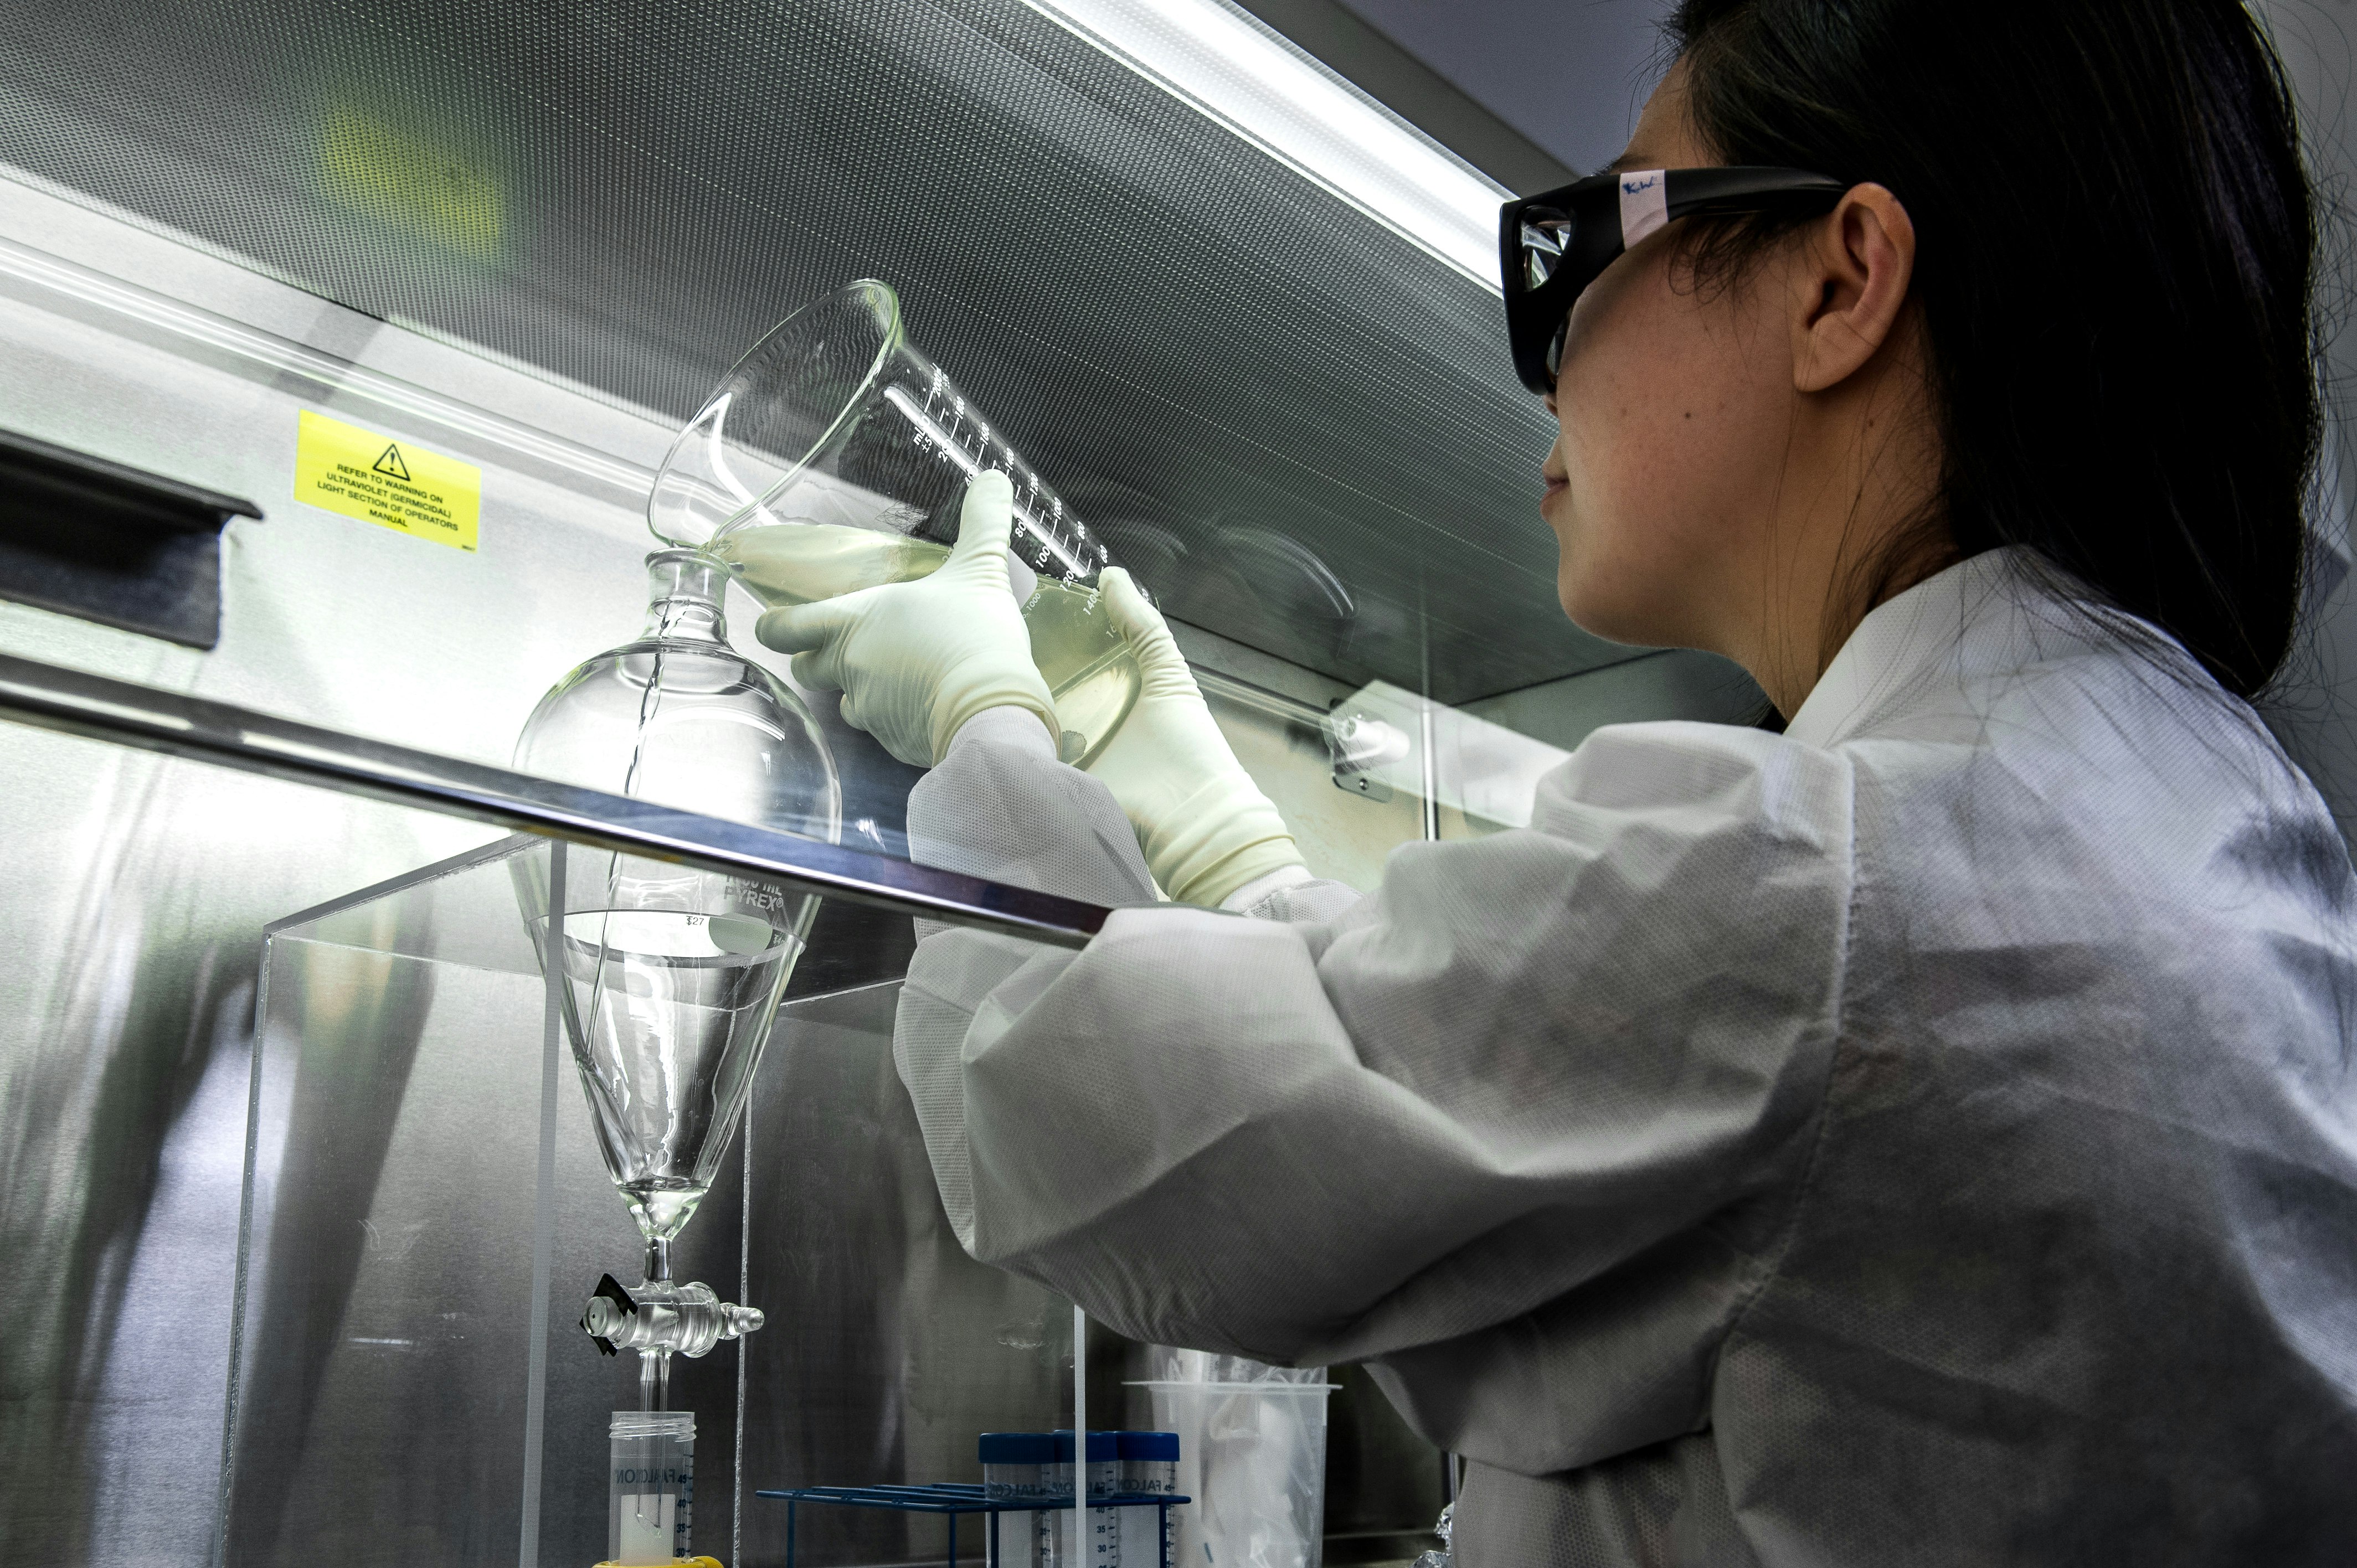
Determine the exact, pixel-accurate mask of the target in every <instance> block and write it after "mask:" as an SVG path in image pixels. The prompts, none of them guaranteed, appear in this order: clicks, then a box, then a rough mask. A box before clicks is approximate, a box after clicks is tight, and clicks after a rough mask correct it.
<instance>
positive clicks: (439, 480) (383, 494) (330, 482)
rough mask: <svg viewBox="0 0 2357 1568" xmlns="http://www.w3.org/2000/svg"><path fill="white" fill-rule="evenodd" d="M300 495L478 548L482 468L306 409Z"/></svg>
mask: <svg viewBox="0 0 2357 1568" xmlns="http://www.w3.org/2000/svg"><path fill="white" fill-rule="evenodd" d="M295 499H296V500H298V501H308V502H309V503H310V504H311V505H313V506H317V507H325V508H327V509H328V510H329V511H335V512H341V513H343V515H344V516H346V517H356V518H358V519H360V520H361V521H362V522H373V523H377V524H379V525H381V526H382V527H385V528H397V529H399V530H400V531H401V532H404V533H414V534H415V535H416V536H417V537H418V538H420V539H431V540H433V541H435V542H436V543H439V544H448V545H454V546H456V547H457V548H458V549H460V550H472V549H473V548H474V547H475V528H476V521H477V518H478V515H479V513H480V511H481V510H482V502H483V471H482V470H481V469H480V468H478V467H475V466H474V465H473V464H472V463H461V462H459V461H458V460H457V458H456V457H445V456H442V454H440V453H439V452H428V451H426V450H425V448H424V447H422V446H411V445H410V444H409V443H408V442H406V441H396V440H394V439H393V437H392V436H390V435H378V434H377V433H376V432H374V431H372V430H362V429H361V427H360V426H359V425H357V424H345V423H343V421H341V420H339V419H329V418H328V416H327V415H326V414H324V413H312V412H311V411H310V410H309V409H305V410H304V411H303V424H302V429H301V431H300V432H299V433H298V434H297V435H296V441H295Z"/></svg>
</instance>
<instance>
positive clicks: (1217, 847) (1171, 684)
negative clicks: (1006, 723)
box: [1089, 566, 1302, 908]
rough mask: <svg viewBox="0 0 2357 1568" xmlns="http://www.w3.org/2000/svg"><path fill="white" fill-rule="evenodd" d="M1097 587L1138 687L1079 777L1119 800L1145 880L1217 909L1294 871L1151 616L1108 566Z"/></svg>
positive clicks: (1131, 586)
mask: <svg viewBox="0 0 2357 1568" xmlns="http://www.w3.org/2000/svg"><path fill="white" fill-rule="evenodd" d="M1098 584H1099V587H1100V589H1101V591H1102V592H1103V595H1104V604H1105V607H1106V609H1107V610H1108V611H1110V612H1111V614H1112V617H1113V624H1114V626H1115V627H1117V628H1120V631H1121V634H1122V636H1123V638H1124V639H1126V640H1127V641H1128V643H1129V648H1130V651H1131V653H1133V654H1134V655H1135V657H1136V659H1137V667H1138V670H1139V671H1140V673H1141V674H1143V676H1144V677H1145V681H1144V683H1143V685H1142V686H1141V687H1140V688H1139V690H1138V693H1137V705H1136V706H1135V707H1134V708H1132V709H1130V711H1129V716H1128V717H1127V718H1125V719H1124V720H1122V723H1121V728H1119V729H1118V730H1115V731H1114V737H1113V739H1112V741H1111V742H1109V743H1108V744H1107V745H1106V746H1105V748H1104V750H1103V752H1101V753H1100V754H1098V757H1097V759H1096V760H1095V761H1094V762H1092V763H1091V764H1089V771H1090V772H1091V773H1093V774H1095V775H1096V776H1097V778H1099V779H1102V780H1103V781H1104V785H1105V787H1106V788H1107V789H1111V790H1112V791H1113V798H1114V800H1118V801H1120V802H1121V809H1122V811H1123V812H1124V813H1125V815H1127V817H1128V818H1129V825H1130V826H1131V827H1132V828H1134V829H1135V830H1136V832H1137V845H1138V848H1139V849H1141V850H1143V851H1144V852H1145V854H1146V868H1147V869H1148V870H1150V871H1152V872H1153V873H1154V880H1155V881H1157V882H1158V883H1160V884H1161V885H1162V890H1163V891H1164V892H1165V893H1168V894H1169V895H1170V897H1172V898H1174V899H1176V900H1178V901H1179V902H1180V903H1182V904H1198V905H1201V906H1202V907H1204V908H1218V907H1219V905H1220V903H1221V901H1222V900H1223V899H1225V898H1226V897H1227V896H1228V895H1229V894H1231V893H1233V892H1234V891H1235V890H1236V889H1237V888H1239V887H1242V886H1243V885H1244V884H1246V883H1247V882H1252V881H1255V880H1257V879H1258V878H1260V877H1263V876H1266V875H1268V874H1269V873H1271V872H1273V871H1279V870H1282V869H1284V868H1285V867H1286V866H1289V865H1301V864H1302V860H1301V851H1300V850H1299V848H1297V846H1296V845H1295V843H1294V842H1293V835H1292V834H1291V833H1289V832H1286V827H1285V819H1284V818H1283V817H1280V816H1278V815H1277V814H1276V808H1275V806H1273V805H1271V804H1269V800H1268V797H1267V796H1265V795H1264V794H1262V793H1261V792H1260V787H1259V786H1258V785H1256V784H1254V782H1253V781H1252V776H1251V775H1250V774H1248V773H1246V772H1245V771H1244V770H1243V765H1242V764H1240V763H1238V762H1237V761H1236V754H1235V753H1234V752H1233V751H1231V750H1230V749H1229V748H1228V740H1227V736H1223V735H1222V734H1221V733H1220V726H1219V725H1218V724H1217V723H1216V722H1215V721H1214V720H1213V719H1212V717H1211V709H1210V708H1208V707H1206V706H1205V705H1204V703H1203V693H1202V692H1201V691H1200V689H1199V688H1198V687H1197V686H1196V684H1195V675H1194V671H1190V670H1189V669H1188V668H1187V660H1186V659H1185V657H1184V656H1182V655H1181V654H1180V653H1179V645H1178V644H1177V643H1176V642H1174V641H1172V640H1171V638H1170V628H1169V627H1168V625H1166V624H1164V622H1163V619H1162V616H1161V614H1160V612H1158V611H1157V610H1156V609H1155V607H1153V606H1152V605H1150V604H1148V603H1147V602H1146V596H1145V595H1144V594H1141V593H1139V592H1138V591H1137V585H1136V584H1135V583H1133V582H1131V581H1130V580H1129V574H1128V573H1126V572H1125V571H1123V570H1122V569H1121V568H1119V567H1118V566H1115V567H1110V568H1108V569H1107V570H1106V572H1105V574H1104V575H1103V577H1102V578H1100V579H1098Z"/></svg>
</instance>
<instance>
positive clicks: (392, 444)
mask: <svg viewBox="0 0 2357 1568" xmlns="http://www.w3.org/2000/svg"><path fill="white" fill-rule="evenodd" d="M372 467H375V469H376V471H377V472H378V473H380V474H391V475H392V476H393V478H396V479H406V478H409V465H408V464H406V463H404V462H403V461H402V460H401V443H399V442H397V441H388V442H386V443H385V444H384V456H382V457H379V458H378V459H377V460H376V462H375V463H374V464H373V465H372Z"/></svg>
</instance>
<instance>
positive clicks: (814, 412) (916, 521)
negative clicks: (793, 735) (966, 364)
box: [647, 279, 1138, 763]
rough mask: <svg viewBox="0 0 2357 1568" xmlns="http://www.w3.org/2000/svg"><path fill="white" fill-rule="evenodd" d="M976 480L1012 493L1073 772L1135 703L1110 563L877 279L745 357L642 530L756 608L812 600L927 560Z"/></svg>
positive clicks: (1036, 642) (808, 309) (1036, 653)
mask: <svg viewBox="0 0 2357 1568" xmlns="http://www.w3.org/2000/svg"><path fill="white" fill-rule="evenodd" d="M985 468H995V469H997V470H998V471H1000V472H1002V473H1004V474H1006V476H1007V478H1009V479H1011V480H1012V481H1013V482H1014V486H1015V532H1014V538H1013V544H1012V552H1011V553H1012V554H1013V555H1014V557H1015V560H1016V563H1017V564H1019V565H1020V566H1021V567H1023V568H1024V570H1023V571H1022V572H1021V573H1018V574H1017V581H1016V585H1015V586H1016V593H1017V598H1018V599H1020V600H1021V601H1022V604H1023V618H1024V620H1025V622H1026V624H1027V625H1028V627H1029V628H1030V632H1031V657H1032V660H1034V662H1036V663H1037V664H1038V665H1039V671H1040V673H1041V674H1042V675H1044V676H1045V677H1046V678H1047V682H1048V688H1049V691H1050V692H1051V693H1053V694H1054V696H1055V700H1056V715H1057V722H1058V724H1059V725H1060V727H1061V728H1062V730H1063V732H1064V736H1063V745H1062V753H1063V757H1064V759H1065V760H1066V761H1068V762H1074V763H1083V762H1086V761H1088V760H1089V759H1091V758H1092V757H1095V755H1096V754H1097V752H1098V751H1099V750H1100V749H1102V748H1103V745H1104V743H1105V741H1106V740H1107V739H1108V738H1110V737H1111V736H1112V735H1113V732H1114V729H1115V728H1117V727H1118V726H1119V725H1120V724H1121V721H1122V720H1123V718H1125V716H1127V714H1128V713H1129V709H1130V705H1131V704H1132V703H1134V702H1135V701H1136V699H1137V687H1138V671H1137V661H1136V660H1135V659H1133V658H1132V657H1130V654H1129V651H1128V649H1127V646H1126V645H1125V643H1124V642H1123V641H1122V639H1121V635H1120V633H1119V632H1117V631H1116V630H1114V627H1113V624H1112V618H1111V617H1110V615H1109V614H1108V613H1107V612H1106V610H1105V608H1104V606H1103V602H1102V600H1101V599H1100V597H1099V596H1098V594H1097V575H1098V574H1099V573H1101V572H1102V571H1103V569H1104V568H1105V567H1106V566H1108V565H1111V564H1113V563H1112V557H1111V556H1110V555H1109V554H1108V553H1107V552H1106V550H1105V547H1104V545H1103V542H1101V541H1099V540H1098V539H1097V537H1096V536H1095V535H1094V534H1093V533H1092V532H1090V531H1089V529H1088V528H1087V526H1086V525H1085V524H1083V523H1082V521H1081V520H1080V519H1079V518H1077V517H1075V516H1073V515H1072V513H1071V510H1070V509H1068V508H1067V507H1066V506H1065V505H1064V503H1063V501H1062V500H1061V499H1060V498H1059V497H1058V496H1057V495H1056V493H1055V492H1054V491H1053V490H1051V489H1049V488H1048V486H1047V485H1046V483H1045V482H1043V481H1042V480H1041V479H1040V478H1039V475H1038V474H1037V473H1035V472H1033V471H1032V468H1031V467H1030V465H1029V464H1028V463H1026V462H1025V461H1024V460H1023V459H1022V457H1021V456H1019V455H1018V454H1017V452H1016V451H1015V450H1014V448H1013V447H1011V446H1008V445H1007V444H1006V441H1005V440H1004V439H1003V438H1002V437H1000V436H999V435H998V434H997V433H996V431H994V430H992V429H991V427H990V425H989V424H988V423H987V422H986V421H985V420H984V419H983V418H982V416H981V414H980V413H978V412H977V411H976V410H975V409H974V407H973V406H972V405H971V404H969V403H967V402H966V400H965V398H964V397H963V395H962V394H961V393H960V392H958V390H957V388H956V387H955V386H954V385H952V383H951V381H950V379H949V378H948V377H947V376H946V375H944V374H943V373H942V371H941V368H940V367H939V366H937V365H935V364H934V363H933V362H932V361H931V360H928V359H927V358H926V357H925V356H924V355H923V354H922V353H921V352H920V351H919V350H918V349H917V348H916V347H915V345H913V344H911V343H910V342H909V335H908V331H907V329H906V328H905V327H904V326H903V324H902V322H901V319H900V301H899V295H895V294H894V293H893V292H892V290H891V288H890V287H889V286H888V285H885V284H881V283H877V282H875V281H874V280H872V279H866V280H862V281H861V282H858V283H855V284H851V285H848V286H846V287H844V288H840V289H837V290H836V291H835V292H834V293H833V294H830V295H825V296H824V297H823V298H821V299H818V300H815V301H813V302H812V303H811V304H809V305H807V306H803V307H802V309H800V310H798V311H796V312H794V314H793V315H791V316H790V317H786V319H785V320H783V321H781V322H780V323H779V324H778V325H777V326H776V327H774V328H770V332H769V333H768V335H767V336H765V337H764V338H762V339H761V340H760V341H759V342H758V343H756V344H755V345H754V346H753V347H752V348H751V349H749V350H748V351H747V353H746V355H745V357H744V358H743V359H741V360H737V363H736V365H735V366H734V367H733V368H732V369H731V370H730V371H729V372H728V373H727V375H726V376H725V377H723V378H722V379H721V382H720V384H719V386H718V387H716V389H714V391H713V392H712V395H711V396H710V397H708V398H706V399H705V403H704V406H703V407H702V408H700V409H698V410H697V411H696V413H695V416H694V418H693V419H691V420H689V421H688V422H687V424H686V427H685V428H684V429H683V430H682V431H681V432H680V434H679V436H678V439H676V440H675V441H673V443H672V448H671V452H670V454H669V455H668V456H665V457H664V459H663V466H662V472H661V473H660V474H659V475H658V476H657V477H656V479H655V486H654V490H653V493H652V494H651V496H650V497H649V498H648V501H647V521H648V522H649V524H650V526H651V527H652V528H653V530H654V532H655V534H656V536H657V537H659V538H661V539H662V540H663V541H664V542H667V543H670V544H673V545H678V546H684V547H688V548H693V549H700V550H706V551H709V552H712V553H715V554H717V555H718V556H719V557H720V558H721V559H723V560H724V561H726V562H727V563H728V564H729V566H730V568H731V569H732V570H733V571H734V572H735V573H736V575H737V578H738V580H739V581H741V582H742V583H743V584H744V585H745V586H746V587H747V588H748V589H749V590H750V591H751V592H752V594H753V596H754V597H756V598H758V599H759V600H760V601H761V603H762V604H763V605H765V606H768V607H771V608H775V607H778V606H780V605H791V604H808V603H810V602H812V601H813V600H817V599H825V598H832V597H834V596H836V595H838V594H845V593H849V592H851V591H852V590H854V589H856V588H864V587H869V586H872V585H876V584H879V583H894V582H902V581H906V580H907V579H909V578H911V577H921V576H923V575H926V574H927V573H929V572H931V571H932V570H933V569H934V568H935V567H937V566H939V565H940V564H942V561H944V560H945V559H947V558H948V555H949V546H950V545H951V544H952V542H955V541H956V538H957V528H958V510H959V507H960V505H961V503H962V502H963V499H964V496H965V487H966V481H967V480H969V479H971V478H973V477H974V475H975V474H978V473H980V472H982V471H983V470H984V469H985ZM1026 578H1028V581H1027V580H1025V579H1026Z"/></svg>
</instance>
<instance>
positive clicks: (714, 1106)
mask: <svg viewBox="0 0 2357 1568" xmlns="http://www.w3.org/2000/svg"><path fill="white" fill-rule="evenodd" d="M801 947H802V944H801V942H800V941H799V940H797V939H796V938H794V937H792V936H791V935H789V934H788V933H786V932H783V931H780V930H779V929H776V928H775V927H773V926H771V925H770V924H769V923H768V922H766V921H763V920H759V919H755V918H750V917H748V916H745V915H739V914H726V913H723V914H705V913H698V912H691V911H684V910H677V911H675V910H667V909H585V910H576V911H574V912H572V913H569V914H567V915H566V916H565V944H564V950H565V990H564V1003H565V1012H566V1015H567V1016H566V1020H565V1021H566V1024H567V1026H568V1029H567V1033H568V1034H569V1035H570V1036H571V1038H572V1040H573V1047H574V1055H575V1058H576V1061H577V1062H578V1063H579V1065H580V1068H581V1081H582V1088H583V1090H585V1091H586V1092H587V1095H588V1098H589V1110H590V1114H591V1118H592V1120H593V1121H594V1122H595V1123H596V1125H597V1140H598V1144H599V1148H600V1151H601V1152H602V1153H603V1154H604V1155H605V1158H606V1168H607V1170H608V1173H610V1174H611V1175H612V1176H613V1178H614V1185H615V1186H616V1187H619V1188H620V1189H621V1194H622V1198H623V1201H624V1202H625V1203H627V1204H628V1205H629V1206H630V1213H631V1216H632V1218H634V1219H637V1220H638V1222H639V1227H640V1230H642V1231H643V1232H644V1233H645V1234H647V1235H648V1236H651V1237H654V1236H662V1237H668V1236H673V1235H676V1234H677V1233H678V1232H679V1230H680V1228H681V1227H683V1226H684V1225H685V1224H686V1223H687V1221H688V1219H689V1218H690V1217H691V1216H692V1215H694V1212H695V1208H696V1205H697V1204H698V1203H700V1202H702V1201H703V1198H704V1195H705V1192H706V1191H707V1190H709V1189H710V1187H711V1186H712V1180H713V1176H714V1175H715V1173H716V1169H717V1167H718V1165H719V1163H720V1159H721V1156H722V1155H723V1154H724V1153H725V1152H726V1149H727V1145H728V1139H729V1136H730V1135H731V1133H734V1132H735V1130H736V1126H737V1119H738V1118H739V1117H740V1116H741V1115H742V1114H743V1112H744V1108H745V1098H746V1091H747V1090H748V1088H749V1087H750V1086H751V1083H752V1073H753V1068H754V1066H755V1065H756V1064H757V1063H758V1061H759V1058H760V1049H761V1044H762V1041H763V1039H764V1038H765V1037H766V1036H767V1035H768V1032H769V1024H770V1015H771V1014H772V1013H774V1012H775V1011H776V1009H777V1005H778V995H779V993H780V991H781V990H782V989H783V987H784V984H785V977H786V974H787V972H789V971H790V970H791V967H792V962H791V961H792V959H793V957H794V955H795V954H797V953H798V952H799V951H800V950H801Z"/></svg>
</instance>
